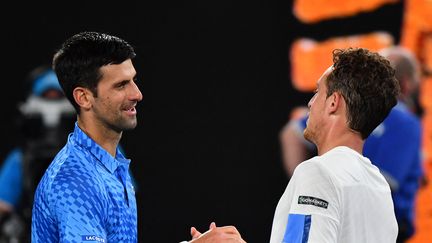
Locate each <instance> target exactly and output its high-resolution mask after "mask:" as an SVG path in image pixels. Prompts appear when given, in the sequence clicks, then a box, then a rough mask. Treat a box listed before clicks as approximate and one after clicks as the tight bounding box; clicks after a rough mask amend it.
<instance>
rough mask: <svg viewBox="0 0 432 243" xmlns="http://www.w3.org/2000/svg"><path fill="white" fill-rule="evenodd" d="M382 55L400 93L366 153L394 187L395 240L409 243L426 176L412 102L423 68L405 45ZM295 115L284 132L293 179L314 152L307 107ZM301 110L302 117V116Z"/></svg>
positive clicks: (286, 162)
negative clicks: (392, 70)
mask: <svg viewBox="0 0 432 243" xmlns="http://www.w3.org/2000/svg"><path fill="white" fill-rule="evenodd" d="M381 54H382V55H383V56H385V57H386V58H387V59H388V60H389V61H390V62H391V64H392V66H393V67H394V68H395V71H396V78H397V79H398V80H399V84H400V86H401V95H400V97H399V101H398V104H397V105H396V106H395V107H394V108H393V109H392V111H391V112H390V114H389V115H388V117H387V118H386V119H385V120H384V122H383V123H381V124H380V125H379V126H378V127H377V128H376V129H375V130H374V131H373V133H372V134H371V135H370V136H369V137H368V138H367V139H366V141H365V145H364V149H363V154H364V156H366V157H368V158H369V159H370V160H371V161H372V163H374V164H375V165H376V166H377V167H378V168H379V169H380V171H381V173H382V174H383V175H384V177H385V178H386V180H387V182H388V183H389V185H390V188H391V190H392V197H393V203H394V207H395V213H396V218H397V220H398V225H399V234H398V240H397V242H406V240H407V239H409V238H410V237H411V236H412V235H413V234H414V213H415V210H414V206H415V197H416V194H417V191H418V188H419V185H420V181H421V179H422V176H423V168H422V162H421V124H420V121H419V119H418V117H417V116H416V113H417V114H418V112H419V111H418V110H416V102H415V100H414V98H413V97H415V95H416V94H417V90H418V86H419V79H420V76H419V75H420V69H419V64H418V62H417V60H416V59H415V57H414V56H413V55H412V54H411V53H410V52H409V51H407V50H405V49H403V48H401V47H396V46H394V47H389V48H386V49H383V50H382V51H381ZM377 81H379V80H377ZM295 111H296V112H295V113H294V114H295V116H293V117H291V119H290V121H289V122H288V123H287V125H286V126H285V127H284V128H283V129H282V131H281V133H280V142H281V150H282V157H283V163H284V167H285V170H286V172H287V174H288V176H289V177H291V175H292V173H293V171H294V169H295V167H296V166H297V165H298V164H299V163H301V162H302V161H305V160H307V159H309V158H310V157H312V156H313V155H315V154H316V148H315V145H313V144H312V143H310V142H308V141H307V140H305V139H304V137H303V130H304V128H305V127H306V122H307V109H304V108H298V109H296V110H295ZM298 111H302V112H303V115H302V116H300V117H299V115H298V114H299V113H298Z"/></svg>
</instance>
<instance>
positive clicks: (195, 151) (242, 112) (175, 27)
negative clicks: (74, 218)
mask: <svg viewBox="0 0 432 243" xmlns="http://www.w3.org/2000/svg"><path fill="white" fill-rule="evenodd" d="M9 4H11V7H7V8H6V7H4V8H2V9H3V11H2V12H5V13H4V14H2V15H1V16H0V18H1V19H0V20H1V23H2V24H1V26H2V34H1V36H2V37H1V43H2V45H1V47H2V48H1V49H2V50H1V54H2V55H1V59H2V64H1V70H2V76H1V77H2V91H3V92H2V95H1V96H0V99H1V104H3V109H2V115H1V126H0V130H1V134H2V138H3V139H1V146H0V156H1V158H3V157H4V156H5V155H6V153H7V151H8V150H9V149H11V148H12V147H13V146H14V144H15V143H16V142H17V141H16V140H17V139H16V133H17V131H16V130H17V129H16V127H15V125H14V114H15V113H16V112H17V111H16V104H17V103H18V102H20V101H21V100H22V99H23V98H24V97H23V92H22V90H23V82H22V80H23V79H24V77H25V76H26V74H27V72H28V71H30V70H31V69H32V68H34V67H35V66H37V65H39V64H42V63H50V61H51V58H52V55H53V53H54V51H55V50H56V48H58V47H59V45H60V44H61V42H62V41H64V40H65V39H66V38H68V37H70V36H71V35H73V34H75V33H77V32H80V31H84V30H90V31H103V32H107V33H110V34H113V35H117V36H119V37H122V38H124V39H126V40H128V41H129V42H130V43H131V44H132V45H134V46H135V48H136V51H137V53H138V57H137V59H136V60H135V66H136V69H137V71H138V73H139V79H140V81H139V86H140V88H141V90H142V92H143V95H144V99H143V101H142V102H141V104H140V105H139V107H138V114H139V115H138V119H139V126H138V127H137V128H136V129H135V130H134V131H131V132H127V133H125V134H124V136H123V139H122V142H121V143H122V145H124V148H125V151H126V154H127V155H128V156H129V157H130V158H131V159H132V160H133V163H132V165H131V166H132V171H133V174H134V176H135V178H136V180H137V183H138V187H137V199H138V207H139V226H138V228H139V239H140V242H178V241H181V240H185V239H189V228H190V226H196V227H198V229H200V230H203V231H205V230H206V229H207V227H208V225H209V223H210V222H212V221H215V222H216V223H217V224H218V225H229V224H233V225H236V226H237V228H238V229H239V231H240V232H241V233H242V235H243V237H244V238H245V239H246V240H247V241H248V242H251V243H254V242H257V243H260V242H268V240H269V236H270V230H271V223H272V218H273V213H274V208H275V207H276V204H277V202H278V200H279V197H280V196H281V194H282V193H283V191H284V189H285V187H286V184H287V178H286V176H285V174H284V171H283V168H282V164H281V158H280V151H279V144H278V132H279V131H280V129H281V128H282V126H283V125H284V124H285V123H286V121H287V119H288V115H289V112H290V111H291V109H292V108H293V107H294V106H297V105H302V104H306V102H307V101H308V99H309V98H310V94H308V93H300V92H297V91H295V90H294V89H293V88H292V86H291V81H290V74H289V60H288V51H289V47H290V44H291V43H292V42H293V40H295V39H296V38H298V37H313V38H315V39H317V40H323V39H326V38H328V37H331V36H338V35H349V34H354V33H366V32H369V31H375V30H387V31H389V32H390V33H391V34H393V35H394V37H395V39H396V41H398V40H399V34H400V31H399V30H400V25H401V19H402V18H401V17H402V8H403V4H402V3H398V4H393V5H388V6H384V7H381V8H380V9H378V10H376V11H374V12H372V13H368V14H360V15H358V16H355V17H349V18H346V19H336V20H331V21H324V22H321V23H319V24H313V25H306V24H303V23H301V22H299V21H298V20H296V18H295V17H294V16H293V15H292V2H291V1H274V0H271V1H264V0H249V1H224V0H222V1H187V2H185V1H134V2H131V1H129V2H128V1H117V2H113V3H110V2H94V1H87V2H79V1H73V2H72V1H70V2H62V3H60V2H59V3H55V4H54V3H53V4H48V3H40V2H31V3H24V2H22V1H15V2H10V3H9ZM7 13H8V15H7Z"/></svg>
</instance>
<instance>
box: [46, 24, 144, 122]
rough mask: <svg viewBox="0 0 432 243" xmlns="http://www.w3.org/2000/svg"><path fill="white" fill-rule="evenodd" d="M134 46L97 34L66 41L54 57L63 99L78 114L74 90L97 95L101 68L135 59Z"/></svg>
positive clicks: (75, 36)
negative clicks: (67, 101)
mask: <svg viewBox="0 0 432 243" xmlns="http://www.w3.org/2000/svg"><path fill="white" fill-rule="evenodd" d="M135 55H136V54H135V51H134V49H133V47H132V46H131V45H130V44H129V43H127V42H126V41H125V40H122V39H120V38H119V37H116V36H112V35H109V34H105V33H99V32H81V33H78V34H75V35H73V36H72V37H70V38H69V39H67V40H66V41H65V42H64V43H63V44H62V46H61V48H60V49H59V50H58V51H57V52H56V53H55V55H54V58H53V65H52V66H53V69H54V71H55V72H56V74H57V77H58V79H59V82H60V85H61V86H62V89H63V92H64V93H65V96H66V97H67V98H68V99H69V101H70V102H71V103H72V105H73V106H74V107H75V109H76V111H77V113H78V114H79V106H78V104H77V103H76V102H75V99H74V97H73V90H74V89H75V88H76V87H84V88H88V89H89V90H90V91H91V92H92V93H93V95H95V96H97V85H98V83H99V81H100V80H101V78H102V74H101V73H100V68H101V67H103V66H105V65H109V64H120V63H122V62H124V61H126V60H127V59H133V58H134V57H135Z"/></svg>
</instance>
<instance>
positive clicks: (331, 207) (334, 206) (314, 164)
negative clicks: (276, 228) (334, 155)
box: [285, 161, 341, 243]
mask: <svg viewBox="0 0 432 243" xmlns="http://www.w3.org/2000/svg"><path fill="white" fill-rule="evenodd" d="M321 162H322V161H307V162H304V163H302V164H300V165H299V166H298V167H297V168H296V170H295V171H294V174H293V177H292V178H291V181H290V183H289V185H288V189H287V190H288V193H291V194H292V197H291V198H292V202H291V206H290V208H289V217H288V223H287V228H286V231H287V232H286V234H285V235H287V233H289V231H290V230H295V228H296V227H297V228H298V226H295V224H298V222H295V221H294V220H293V222H290V218H292V216H291V215H304V216H305V217H306V219H308V220H309V221H310V222H309V225H306V226H304V227H303V229H302V232H303V234H306V233H307V235H303V236H302V237H306V240H307V241H306V242H320V243H323V242H336V241H337V235H338V227H339V218H340V217H339V212H340V200H341V199H340V198H339V197H340V196H339V193H338V191H337V189H336V186H335V185H334V182H333V181H332V178H331V176H330V175H329V173H328V172H327V169H326V168H324V166H325V163H321ZM303 240H305V239H303Z"/></svg>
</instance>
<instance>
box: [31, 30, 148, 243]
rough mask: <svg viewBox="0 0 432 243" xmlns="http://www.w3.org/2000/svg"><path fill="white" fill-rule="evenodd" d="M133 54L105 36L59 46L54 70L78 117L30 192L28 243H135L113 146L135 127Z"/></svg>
mask: <svg viewBox="0 0 432 243" xmlns="http://www.w3.org/2000/svg"><path fill="white" fill-rule="evenodd" d="M134 57H135V52H134V49H133V47H132V46H131V45H130V44H128V43H127V42H126V41H124V40H122V39H120V38H118V37H115V36H111V35H107V34H104V33H96V32H82V33H79V34H76V35H74V36H72V37H71V38H70V39H68V40H66V41H65V42H64V44H63V45H62V47H61V48H60V50H59V51H57V53H56V54H55V55H54V59H53V68H54V70H55V72H56V74H57V77H58V79H59V82H60V85H61V86H62V88H63V91H64V93H65V96H66V97H67V98H68V99H69V101H70V102H71V103H72V105H73V106H74V107H75V109H76V111H77V114H78V115H77V122H76V124H75V130H74V132H73V133H72V134H70V136H69V138H68V141H67V143H66V145H65V146H64V148H63V149H62V150H61V151H60V152H59V153H58V154H57V156H56V157H55V158H54V160H53V162H52V163H51V165H50V166H49V167H48V169H47V170H46V172H45V174H44V176H43V178H42V179H41V181H40V183H39V185H38V188H37V190H36V193H35V199H34V204H33V212H32V242H34V243H37V242H83V241H84V242H137V207H136V199H135V193H134V189H133V186H132V181H131V177H130V176H129V173H128V168H129V163H130V160H128V159H126V158H125V157H124V156H123V155H122V153H121V152H120V150H119V149H118V144H119V141H120V138H121V136H122V133H123V131H125V130H131V129H133V128H135V126H136V125H137V118H136V114H137V110H136V108H135V107H136V105H137V103H138V102H139V101H141V99H142V94H141V92H140V90H139V89H138V86H137V85H136V81H137V80H136V71H135V68H134V65H133V63H132V59H133V58H134Z"/></svg>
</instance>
